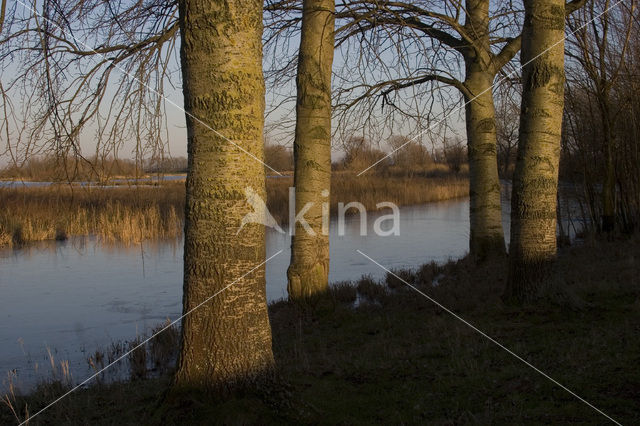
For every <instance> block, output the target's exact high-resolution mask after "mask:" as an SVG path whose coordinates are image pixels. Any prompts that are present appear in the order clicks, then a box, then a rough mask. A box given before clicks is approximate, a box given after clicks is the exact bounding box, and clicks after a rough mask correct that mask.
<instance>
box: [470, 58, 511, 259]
mask: <svg viewBox="0 0 640 426" xmlns="http://www.w3.org/2000/svg"><path fill="white" fill-rule="evenodd" d="M474 68H477V64H472V65H468V66H467V70H468V72H467V78H466V80H465V87H466V88H467V89H468V90H469V91H470V92H471V94H472V96H473V97H474V98H475V99H473V98H472V99H473V100H471V99H465V101H466V102H467V106H466V125H467V146H468V155H469V197H470V207H469V222H470V239H469V252H470V253H471V255H472V256H474V257H475V258H476V259H479V260H482V259H485V258H487V257H489V256H492V255H504V254H505V244H504V233H503V230H502V205H501V202H500V178H499V176H498V154H497V139H496V125H495V108H494V103H493V90H492V89H491V85H492V82H493V74H492V73H491V72H488V71H476V70H474ZM483 92H484V93H483ZM481 93H482V94H481ZM476 96H477V98H476Z"/></svg>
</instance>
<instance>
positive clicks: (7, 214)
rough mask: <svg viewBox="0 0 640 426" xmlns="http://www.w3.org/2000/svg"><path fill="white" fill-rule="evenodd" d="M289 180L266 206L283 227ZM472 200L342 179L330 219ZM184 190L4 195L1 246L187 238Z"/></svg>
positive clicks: (403, 184) (406, 185) (459, 181)
mask: <svg viewBox="0 0 640 426" xmlns="http://www.w3.org/2000/svg"><path fill="white" fill-rule="evenodd" d="M292 185H293V179H292V178H290V177H287V178H282V179H268V180H267V206H268V208H269V211H270V212H271V213H272V215H273V216H274V217H275V219H276V220H277V221H278V222H280V223H283V224H284V223H287V222H288V216H289V210H288V209H289V187H290V186H292ZM467 194H468V183H467V180H466V179H465V178H463V177H457V176H454V175H449V176H436V177H420V176H414V177H407V176H402V175H381V174H372V175H363V176H360V177H357V176H356V175H355V174H353V173H349V172H336V173H335V175H334V178H333V181H332V184H331V211H332V213H335V212H336V210H337V204H338V202H343V203H348V202H351V201H358V202H360V203H362V204H363V205H364V206H365V207H366V208H367V209H368V210H376V204H377V203H380V202H383V201H389V202H393V203H395V204H397V205H399V206H402V205H412V204H421V203H428V202H433V201H442V200H448V199H452V198H458V197H463V196H466V195H467ZM184 198H185V190H184V182H165V183H163V184H162V185H160V186H155V187H122V188H80V187H69V186H50V187H41V188H14V189H6V188H5V189H0V207H1V208H0V246H11V245H14V246H19V245H21V244H23V243H25V242H29V241H41V240H54V239H55V240H64V239H67V238H69V237H72V236H78V235H95V236H97V237H98V238H99V239H100V240H102V241H104V242H124V243H126V244H132V243H140V242H141V241H144V240H157V239H170V238H177V237H179V236H180V235H182V228H183V215H184V214H183V212H184Z"/></svg>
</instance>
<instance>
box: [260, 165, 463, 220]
mask: <svg viewBox="0 0 640 426" xmlns="http://www.w3.org/2000/svg"><path fill="white" fill-rule="evenodd" d="M292 185H293V178H280V179H273V180H270V181H269V182H268V184H267V206H268V208H269V211H270V212H271V214H272V215H273V217H274V218H275V219H276V220H277V221H278V222H280V223H287V222H288V220H289V218H288V215H289V192H288V191H289V187H290V186H292ZM468 195H469V182H468V179H467V178H466V177H465V176H464V175H459V176H458V175H453V174H451V173H448V174H446V173H443V174H442V175H441V176H434V177H425V176H413V177H411V176H402V175H391V174H390V175H381V174H371V175H368V174H365V175H362V176H360V177H358V176H356V174H354V173H351V172H335V173H334V175H333V178H332V181H331V213H332V214H335V213H336V212H337V210H338V203H339V202H342V203H345V204H346V203H349V202H351V201H358V202H360V203H362V204H364V206H365V208H366V209H367V210H370V211H373V210H376V209H377V207H376V204H378V203H381V202H384V201H388V202H392V203H395V204H396V205H398V206H408V205H416V204H424V203H431V202H436V201H444V200H451V199H454V198H461V197H466V196H468Z"/></svg>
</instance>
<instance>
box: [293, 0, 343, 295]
mask: <svg viewBox="0 0 640 426" xmlns="http://www.w3.org/2000/svg"><path fill="white" fill-rule="evenodd" d="M334 12H335V2H334V1H333V0H304V2H303V13H302V34H301V40H300V51H299V56H298V75H297V79H296V83H297V104H296V132H295V143H294V148H293V153H294V159H295V174H294V185H295V194H296V203H295V204H296V205H295V212H296V214H298V213H299V212H300V211H301V210H302V209H303V208H304V206H305V205H307V203H312V205H311V207H310V208H309V210H308V211H307V213H306V214H305V215H304V217H305V219H306V221H307V222H308V224H309V226H310V228H311V230H312V232H308V231H307V230H306V229H305V228H304V227H303V225H302V224H301V223H298V222H297V223H295V224H294V226H295V235H294V236H292V238H291V264H290V266H289V269H288V271H287V277H288V287H287V290H288V292H289V297H290V298H291V299H301V298H307V297H311V296H314V295H316V294H319V293H322V292H325V291H326V290H327V289H328V287H329V236H328V229H324V230H323V208H322V205H323V203H328V202H329V190H330V186H331V67H332V65H333V45H334V20H335V16H334ZM327 219H328V218H327ZM325 228H326V225H325Z"/></svg>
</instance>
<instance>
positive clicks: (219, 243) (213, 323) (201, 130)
mask: <svg viewBox="0 0 640 426" xmlns="http://www.w3.org/2000/svg"><path fill="white" fill-rule="evenodd" d="M179 8H180V9H179V11H180V30H181V37H182V46H181V61H182V75H183V91H184V101H185V102H184V103H185V108H186V110H187V117H186V119H187V135H188V153H189V169H188V170H189V171H188V174H187V200H186V212H185V213H186V217H185V247H184V296H183V312H184V313H185V314H186V316H185V318H184V319H183V321H182V347H181V351H180V357H179V361H178V367H177V372H176V374H175V385H176V388H178V389H181V388H215V389H228V388H230V387H233V386H234V385H236V384H239V383H242V382H245V381H246V380H250V379H252V378H253V377H255V376H256V375H260V374H262V373H263V372H265V371H267V370H269V369H271V368H272V365H273V362H274V361H273V354H272V348H271V330H270V327H269V319H268V316H267V305H266V295H265V277H264V266H262V267H259V268H258V269H256V270H255V271H254V272H252V273H251V274H249V275H246V276H245V277H244V278H242V276H243V275H244V274H246V273H247V272H249V271H250V270H251V269H252V268H255V267H256V266H258V265H260V263H261V262H264V259H265V243H264V228H263V227H262V226H261V225H248V226H245V227H244V228H243V229H242V230H241V231H240V233H239V234H238V235H237V236H236V233H237V232H238V229H239V227H240V223H241V219H242V218H243V217H244V216H245V214H247V213H249V212H252V208H251V207H250V206H249V205H248V204H247V202H246V201H245V188H247V187H249V188H251V189H252V190H253V191H255V192H257V193H258V194H259V195H260V196H261V197H263V199H264V197H265V192H266V191H265V176H264V167H263V166H262V165H261V164H259V163H258V162H256V160H255V159H252V158H251V157H250V156H248V155H247V154H246V153H244V152H242V151H241V150H240V149H238V147H236V146H234V145H233V144H231V143H229V142H228V141H226V140H224V139H223V138H221V137H220V136H219V135H220V134H222V135H224V136H225V137H227V138H229V139H230V140H232V141H234V142H235V143H236V144H238V145H239V146H241V147H242V148H244V149H245V150H246V151H248V152H250V153H251V154H253V155H254V156H256V157H257V158H262V157H263V135H262V131H263V121H264V118H263V114H264V81H263V76H262V42H261V36H262V2H260V1H257V0H234V1H228V2H219V1H215V0H207V1H203V0H199V1H195V0H181V1H180V4H179ZM194 117H195V119H194ZM208 127H210V128H213V129H215V130H216V131H218V132H219V134H217V133H216V132H214V131H212V130H211V129H210V128H208ZM235 280H237V281H236V282H235V283H234V284H233V285H231V286H230V287H229V288H226V289H225V287H226V286H229V285H230V284H232V283H233V282H234V281H235ZM218 292H219V294H218V295H216V296H215V297H213V298H212V299H211V300H209V301H208V302H206V303H205V304H204V305H202V306H200V307H198V306H199V305H200V304H201V303H203V302H205V300H207V299H208V298H210V297H211V296H213V295H214V294H216V293H218ZM192 309H195V310H193V311H192Z"/></svg>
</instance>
